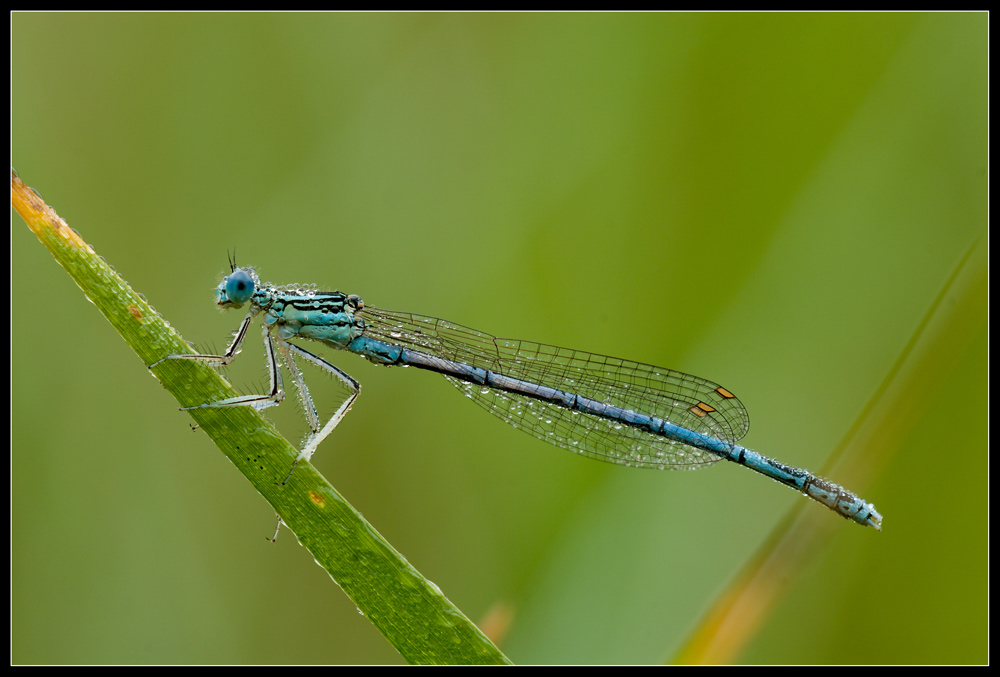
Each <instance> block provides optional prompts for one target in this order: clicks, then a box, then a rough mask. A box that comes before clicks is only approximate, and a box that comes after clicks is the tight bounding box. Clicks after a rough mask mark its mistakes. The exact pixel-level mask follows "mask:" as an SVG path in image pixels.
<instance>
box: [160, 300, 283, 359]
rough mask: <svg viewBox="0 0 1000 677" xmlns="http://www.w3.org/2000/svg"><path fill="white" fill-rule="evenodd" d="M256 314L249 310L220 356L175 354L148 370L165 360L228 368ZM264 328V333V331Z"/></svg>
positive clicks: (254, 311)
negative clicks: (201, 363)
mask: <svg viewBox="0 0 1000 677" xmlns="http://www.w3.org/2000/svg"><path fill="white" fill-rule="evenodd" d="M256 314H257V311H256V310H251V311H250V312H249V313H247V316H246V317H244V318H243V322H241V323H240V326H239V328H238V329H237V330H236V333H235V334H234V335H233V340H232V341H231V342H230V343H229V347H228V348H226V352H225V353H224V354H222V355H194V354H192V353H177V354H174V355H167V356H166V357H164V358H161V359H159V360H157V361H156V362H153V364H151V365H149V367H148V368H149V369H152V368H153V367H155V366H156V365H158V364H159V363H160V362H164V361H166V360H199V361H201V362H217V363H218V365H217V366H220V367H225V366H228V365H229V363H230V362H232V361H233V360H234V359H235V358H236V356H237V355H238V354H239V352H240V348H241V346H242V345H243V339H245V338H246V336H247V330H248V329H249V328H250V323H251V322H253V318H254V315H256ZM266 329H267V328H266V326H265V331H266Z"/></svg>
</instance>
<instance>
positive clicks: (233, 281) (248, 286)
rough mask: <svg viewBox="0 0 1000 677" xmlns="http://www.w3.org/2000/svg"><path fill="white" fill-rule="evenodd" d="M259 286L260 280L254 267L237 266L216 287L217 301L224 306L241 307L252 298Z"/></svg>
mask: <svg viewBox="0 0 1000 677" xmlns="http://www.w3.org/2000/svg"><path fill="white" fill-rule="evenodd" d="M259 286H260V280H259V279H258V278H257V273H255V272H254V269H253V268H250V267H249V266H248V267H246V268H237V269H235V270H234V271H233V272H231V273H230V274H229V275H226V276H225V277H224V278H222V282H220V283H219V286H218V287H216V289H215V302H216V303H217V304H219V305H220V306H221V307H223V308H239V307H240V306H242V305H243V304H244V303H246V302H247V301H249V300H250V298H251V297H252V296H253V293H254V292H255V291H256V290H257V288H258V287H259Z"/></svg>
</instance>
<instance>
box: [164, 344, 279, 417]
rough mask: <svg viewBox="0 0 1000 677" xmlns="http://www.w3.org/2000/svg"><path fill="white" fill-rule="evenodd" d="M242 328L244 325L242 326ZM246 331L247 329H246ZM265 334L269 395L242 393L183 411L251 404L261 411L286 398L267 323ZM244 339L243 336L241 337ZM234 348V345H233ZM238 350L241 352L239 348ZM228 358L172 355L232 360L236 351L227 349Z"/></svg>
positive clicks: (221, 363) (186, 356)
mask: <svg viewBox="0 0 1000 677" xmlns="http://www.w3.org/2000/svg"><path fill="white" fill-rule="evenodd" d="M241 329H243V327H242V326H241ZM244 332H245V330H244ZM262 333H263V335H264V353H265V355H266V357H267V369H268V372H269V373H270V380H271V388H270V392H269V393H268V394H267V395H240V396H238V397H230V398H228V399H225V400H219V401H218V402H208V403H206V404H196V405H194V406H193V407H182V408H181V411H190V410H191V409H204V408H212V407H239V406H249V407H253V408H254V409H256V410H258V411H260V410H261V409H267V408H268V407H273V406H275V405H276V404H279V403H280V402H281V401H282V400H283V399H285V388H284V384H283V383H282V380H281V368H280V367H279V366H278V360H277V357H276V356H275V354H274V341H275V339H274V338H273V337H272V336H271V334H270V332H269V331H268V327H267V325H266V324H265V325H264V327H263V332H262ZM239 341H242V338H240V339H239ZM233 345H234V346H236V345H238V344H237V342H235V341H234V342H233ZM231 348H232V347H231ZM236 352H239V349H238V348H237V350H236ZM226 353H227V355H228V358H227V357H225V356H215V355H176V356H173V355H172V356H171V357H175V358H178V359H179V358H187V359H199V358H203V359H205V361H214V360H210V359H208V358H212V357H221V358H223V359H228V360H229V361H230V362H231V361H232V358H233V356H235V354H236V353H232V354H230V353H231V350H227V351H226ZM219 364H220V365H225V364H228V362H220V363H219Z"/></svg>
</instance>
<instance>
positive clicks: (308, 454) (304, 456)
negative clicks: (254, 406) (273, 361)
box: [275, 337, 361, 485]
mask: <svg viewBox="0 0 1000 677" xmlns="http://www.w3.org/2000/svg"><path fill="white" fill-rule="evenodd" d="M275 340H276V341H277V343H278V350H279V351H280V352H281V356H282V358H283V360H284V362H285V365H286V366H287V367H288V371H289V372H290V373H291V374H292V380H293V381H294V382H295V385H296V387H298V388H299V395H300V396H301V398H302V402H303V407H304V408H305V410H306V418H307V419H308V420H309V427H310V429H311V430H312V433H311V434H310V435H309V438H308V439H307V440H306V443H305V444H304V445H303V446H302V451H300V452H299V455H298V456H296V457H295V461H294V462H293V463H292V469H291V470H289V471H288V476H287V477H285V479H284V480H283V481H282V482H281V484H283V485H284V484H286V483H287V482H288V480H289V478H291V476H292V473H294V472H295V466H297V465H298V463H299V461H301V460H306V461H308V460H309V459H310V458H312V455H313V454H314V453H315V452H316V447H318V446H319V444H320V442H322V441H323V440H324V439H326V436H327V435H329V434H330V433H331V432H333V429H334V428H336V427H337V425H338V424H339V423H340V421H341V420H342V419H343V418H344V416H346V415H347V412H348V411H350V409H351V405H352V404H354V400H355V399H357V397H358V393H360V392H361V384H359V383H358V382H357V381H356V380H355V379H354V378H353V377H352V376H351V375H349V374H347V373H345V372H343V371H341V370H340V369H338V368H337V367H335V366H333V365H332V364H330V363H329V362H327V361H326V360H324V359H323V358H322V357H320V356H319V355H314V354H313V353H311V352H309V351H308V350H306V349H305V348H300V347H299V346H297V345H295V344H294V343H289V342H288V341H285V340H283V339H281V338H280V337H279V338H277V339H275ZM292 354H294V355H297V356H299V357H301V358H302V359H304V360H306V361H307V362H311V363H312V364H314V365H316V366H317V367H319V368H320V369H324V370H326V371H328V372H330V373H331V374H333V375H334V376H336V377H337V378H338V379H339V380H340V382H341V383H343V384H344V385H345V386H347V388H348V389H349V390H350V391H351V394H350V395H348V397H347V399H346V400H344V401H343V403H341V405H340V406H339V407H338V408H337V411H335V412H333V416H332V417H331V418H330V420H329V421H327V423H326V425H324V426H323V427H322V428H320V427H319V415H318V414H317V413H316V407H315V405H313V401H312V397H311V396H310V395H309V390H308V388H306V384H305V381H304V380H303V379H302V374H301V373H300V372H299V369H298V367H297V366H296V365H295V362H294V360H293V359H292Z"/></svg>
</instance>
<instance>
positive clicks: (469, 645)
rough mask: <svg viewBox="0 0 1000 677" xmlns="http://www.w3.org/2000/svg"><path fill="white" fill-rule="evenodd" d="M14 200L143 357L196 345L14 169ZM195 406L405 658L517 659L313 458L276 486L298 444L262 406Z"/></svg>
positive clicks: (204, 391)
mask: <svg viewBox="0 0 1000 677" xmlns="http://www.w3.org/2000/svg"><path fill="white" fill-rule="evenodd" d="M11 203H12V205H13V206H14V208H15V209H16V210H17V212H18V213H19V214H20V215H21V217H22V218H23V219H24V220H25V222H26V223H27V224H28V227H29V228H31V230H32V232H34V233H35V235H36V236H37V237H38V239H39V240H40V241H41V243H42V244H43V245H45V247H46V248H47V249H48V250H49V251H50V252H51V253H52V255H53V257H54V258H55V259H56V261H57V262H58V263H59V264H60V265H61V266H62V267H63V268H65V269H66V272H68V273H69V274H70V276H71V277H72V278H73V280H74V281H75V282H76V283H77V285H79V287H80V289H81V290H82V291H83V293H84V294H85V295H86V296H87V298H88V299H89V300H90V301H91V302H92V303H93V304H94V305H95V306H97V308H98V310H100V311H101V313H102V314H103V315H104V316H105V317H106V318H107V319H108V321H110V322H111V325H112V326H113V327H114V328H115V330H116V331H117V332H118V333H119V334H120V335H121V336H122V338H124V339H125V342H126V343H128V345H129V346H130V347H131V348H132V349H133V350H134V351H135V352H136V354H137V355H138V356H139V358H140V360H141V361H142V363H143V364H152V363H154V362H156V361H157V360H159V359H160V358H162V357H164V356H166V355H168V354H171V353H182V352H190V351H191V349H190V347H189V346H188V345H187V344H186V343H185V341H184V340H183V339H182V338H181V336H180V335H179V334H178V333H177V332H176V331H174V329H173V328H172V327H171V326H170V325H169V324H168V323H167V322H166V321H165V320H164V319H163V318H162V317H161V316H160V315H159V314H157V313H156V311H155V310H153V308H152V307H151V306H150V305H149V304H148V303H147V302H146V300H145V299H144V298H143V297H142V296H141V295H139V294H137V293H136V292H135V291H134V290H133V289H132V288H131V287H129V285H128V284H127V283H126V282H125V281H124V280H123V279H122V278H121V277H120V276H119V275H118V274H117V273H115V271H114V270H113V269H112V268H111V266H109V265H108V264H107V262H105V261H104V260H103V259H102V258H101V257H100V256H98V255H97V253H96V252H94V250H93V249H92V248H91V247H90V246H89V245H88V244H87V243H86V242H84V241H83V239H82V238H81V237H80V236H79V235H78V234H77V233H76V232H75V231H74V230H73V229H71V228H70V227H69V226H68V225H67V224H66V222H65V221H63V220H62V219H61V218H60V217H59V216H58V214H56V212H55V211H54V210H53V209H51V208H50V207H49V206H48V205H46V204H45V202H44V201H43V200H42V199H41V198H40V197H39V196H38V195H37V194H36V193H35V192H34V191H32V190H31V189H30V188H28V187H27V186H25V185H24V184H23V183H22V182H21V180H20V179H19V178H18V176H17V174H16V173H14V172H13V171H11ZM153 371H154V375H155V376H156V377H157V378H158V379H160V381H161V382H162V384H163V386H164V387H165V388H166V389H167V390H169V391H170V392H171V393H172V394H173V395H174V396H175V397H176V398H177V401H178V402H179V403H180V404H181V405H182V406H188V405H193V404H200V403H203V402H212V401H216V400H219V399H223V398H227V397H233V396H235V395H236V394H237V393H236V392H235V391H234V390H233V389H232V387H231V386H230V385H229V384H228V383H227V382H226V381H225V380H224V379H223V378H222V377H221V376H219V374H218V373H217V372H216V371H215V370H214V369H212V368H211V367H209V366H208V365H206V364H204V363H200V362H196V361H188V360H171V361H167V362H163V363H161V364H159V365H157V366H156V368H155V369H154V370H153ZM190 414H191V416H192V418H193V419H194V420H195V422H196V423H197V424H198V425H199V426H201V428H202V429H203V430H204V431H205V432H206V433H207V434H208V435H209V437H211V439H212V440H213V441H214V442H215V443H216V445H218V447H219V449H220V450H221V451H222V453H224V454H225V455H226V456H227V457H228V458H229V460H230V461H232V462H233V465H235V466H236V467H237V468H238V469H239V471H240V472H241V473H243V475H244V476H245V477H246V478H247V480H249V482H250V483H251V484H252V485H253V486H254V488H256V489H257V491H258V492H259V493H260V494H261V495H262V496H263V497H264V498H265V499H266V500H267V501H268V503H270V504H271V505H272V506H273V507H274V510H275V512H277V513H278V514H279V515H281V518H282V520H283V521H284V522H285V524H286V525H287V526H288V528H290V529H291V530H292V531H294V532H295V535H296V536H297V537H298V539H299V542H300V543H301V544H302V545H303V546H305V547H306V548H307V549H308V550H309V552H310V553H311V554H312V556H313V557H314V558H315V559H316V561H317V562H318V563H319V564H320V565H321V566H322V567H323V568H324V569H326V570H327V572H329V574H330V576H331V577H332V578H333V580H334V581H336V582H337V584H338V585H339V586H340V587H341V588H342V589H343V591H344V592H345V593H347V595H348V597H350V598H351V600H353V602H354V603H355V604H356V605H357V607H358V610H359V611H361V613H363V614H364V615H365V617H366V618H368V619H369V620H370V621H371V622H372V623H373V624H374V625H375V627H377V628H378V629H379V631H380V632H381V633H382V634H383V635H384V636H385V638H386V639H387V640H389V642H390V643H391V644H392V645H393V646H394V647H395V648H396V649H397V650H398V651H399V653H400V654H401V655H402V656H403V658H404V659H405V660H406V661H408V662H410V663H420V664H424V663H427V664H480V663H488V664H502V663H509V662H510V661H509V660H508V659H507V657H506V656H504V655H503V654H502V653H501V652H500V651H499V650H498V649H497V648H496V647H495V646H494V645H493V644H492V643H491V642H490V641H489V639H487V637H486V636H485V635H484V634H483V633H482V632H481V631H480V630H479V628H477V627H476V626H475V624H473V623H472V622H471V621H470V620H469V619H468V618H467V617H466V616H465V615H464V614H463V613H462V612H461V611H460V610H459V609H458V608H456V607H455V606H454V605H453V604H452V603H451V602H450V601H449V600H448V599H447V598H446V597H445V596H444V595H443V594H442V593H441V591H440V590H439V589H438V587H437V586H436V585H434V584H433V583H432V582H430V581H428V580H427V579H426V578H424V577H423V576H422V575H421V574H420V572H418V571H417V570H416V569H414V568H413V567H412V566H410V564H409V563H408V562H407V561H406V559H405V558H404V557H403V556H402V555H400V554H399V553H398V552H397V551H396V550H395V549H394V548H393V547H392V546H391V545H390V544H389V543H388V542H386V541H385V539H383V538H382V536H380V535H379V534H378V532H376V531H375V529H374V528H373V527H372V526H371V525H370V524H368V523H367V522H366V521H365V520H364V519H363V518H362V517H361V515H360V514H358V512H357V511H356V510H355V509H354V508H353V507H352V506H351V505H350V504H349V503H348V502H347V501H345V500H344V498H343V497H342V496H341V495H340V494H339V493H338V492H337V491H336V489H334V488H333V486H331V485H330V483H329V482H327V480H326V479H325V478H324V477H323V476H322V475H320V474H319V473H318V472H316V470H315V469H314V468H313V467H312V465H310V464H308V463H300V464H299V466H298V468H297V469H296V471H295V474H294V475H293V476H292V478H291V479H290V480H289V482H288V484H287V485H285V486H281V485H278V484H276V482H278V481H280V480H281V478H283V477H284V476H285V475H286V474H287V472H288V469H289V468H290V467H291V463H292V460H293V459H294V458H295V456H296V455H297V453H298V451H297V449H295V448H294V447H293V446H292V445H291V444H289V443H288V441H286V440H285V439H284V438H283V437H282V436H281V435H280V434H279V433H278V432H277V431H276V430H275V429H274V427H273V426H272V425H271V424H270V423H269V422H268V421H267V420H265V419H264V418H263V417H262V416H261V415H260V414H259V413H258V412H256V411H255V410H253V409H252V408H250V407H227V408H219V409H198V410H193V411H191V412H190ZM193 471H196V470H193ZM261 545H262V547H263V546H264V545H265V544H263V543H262V544H261Z"/></svg>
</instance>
